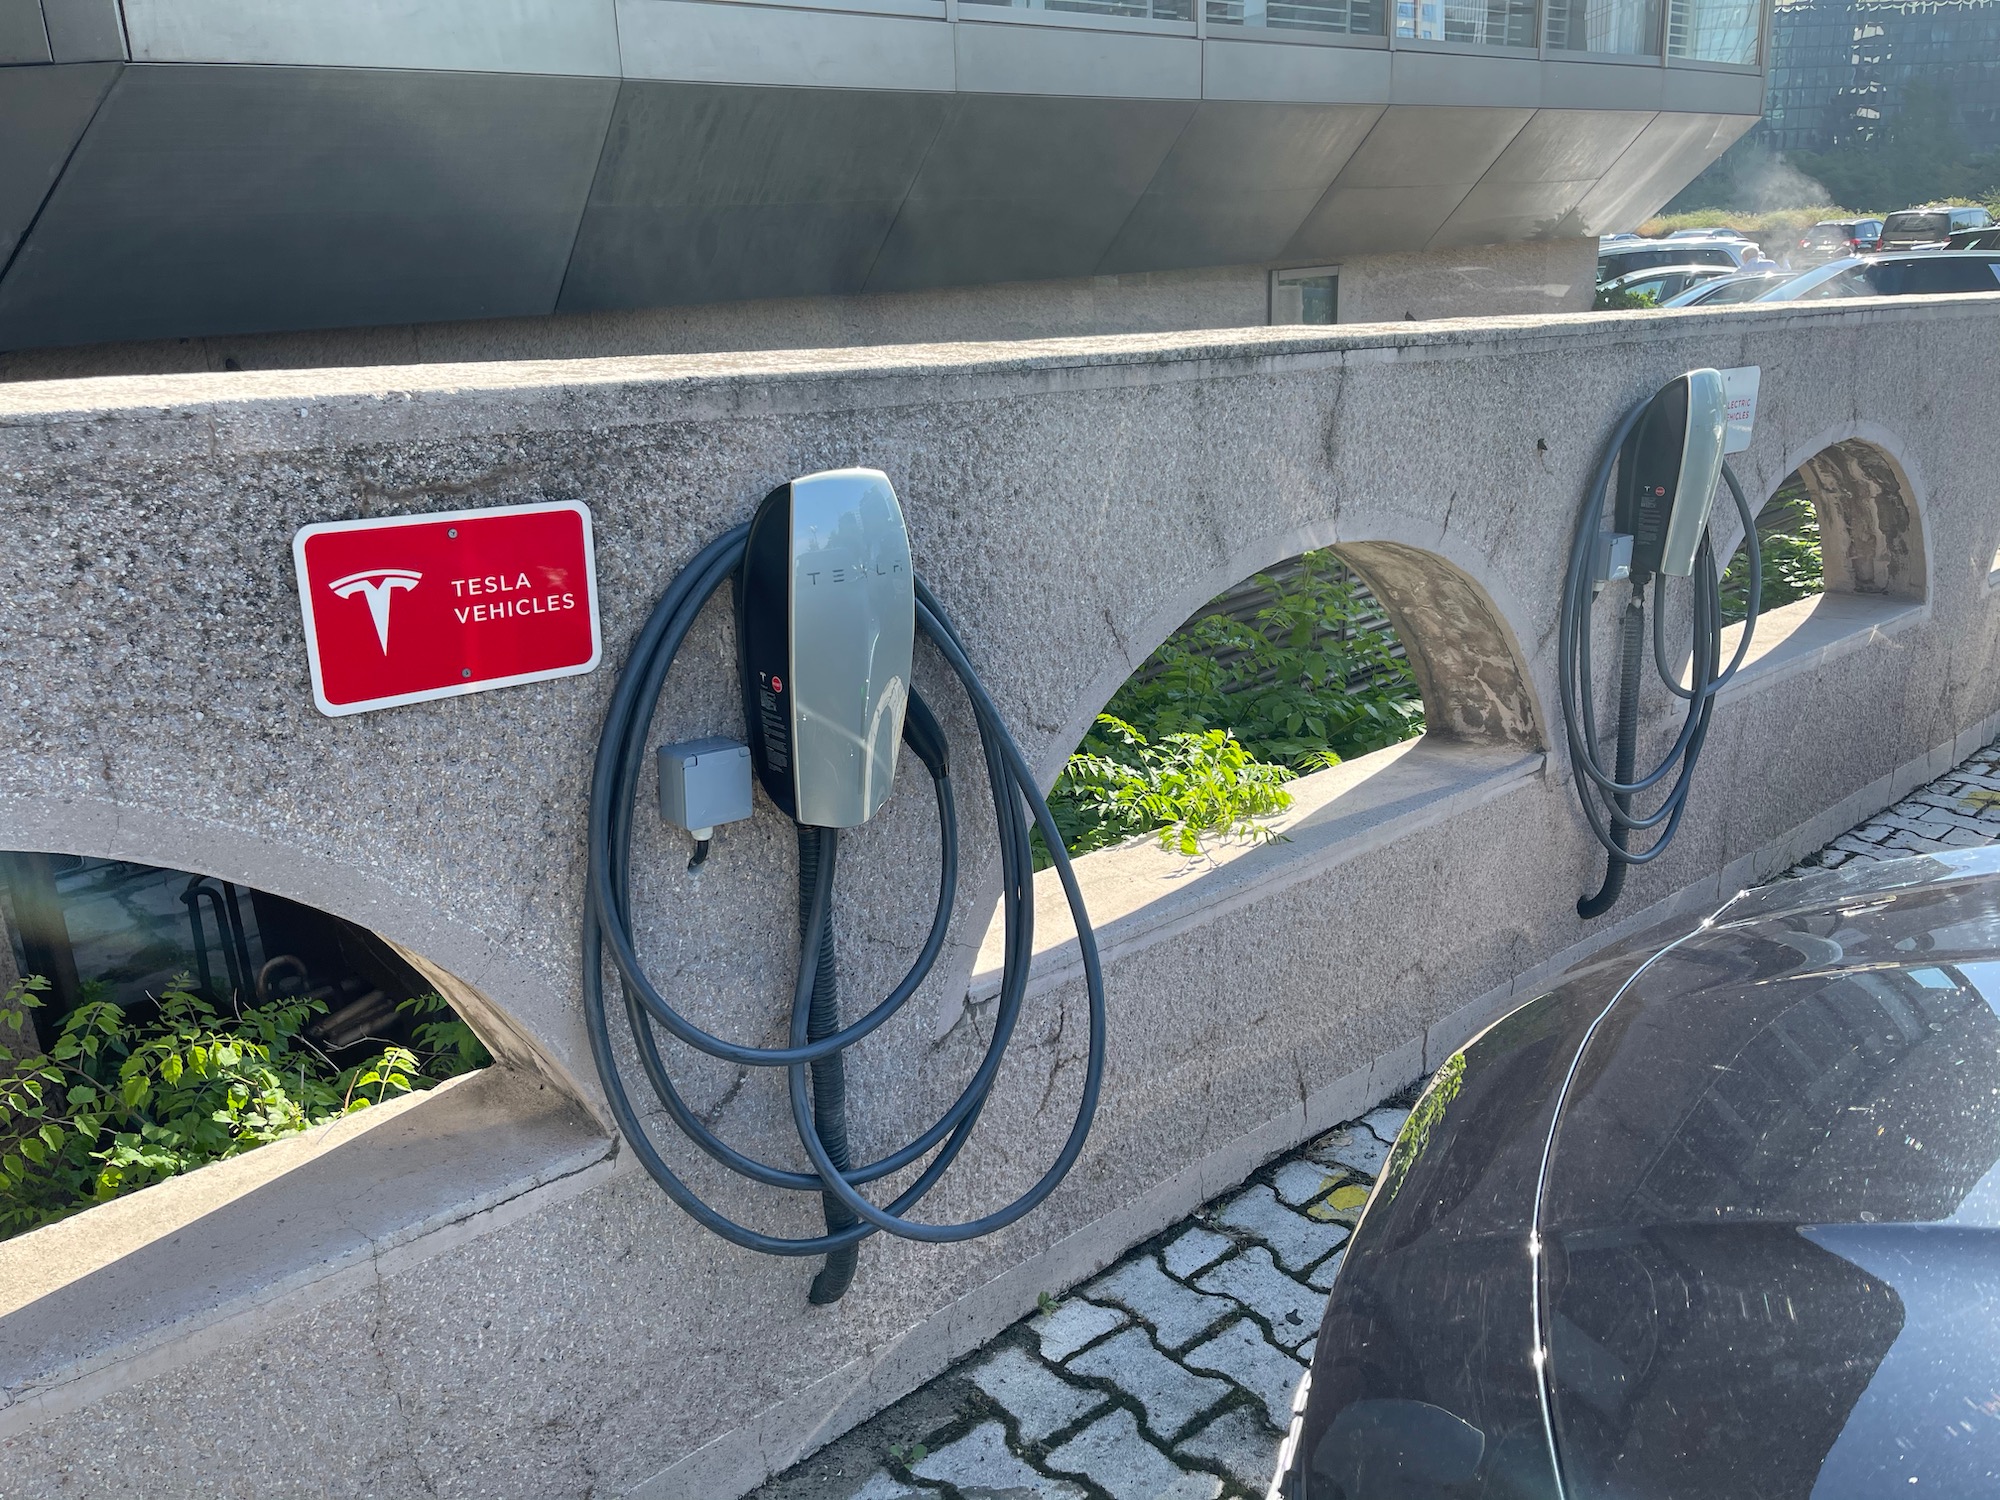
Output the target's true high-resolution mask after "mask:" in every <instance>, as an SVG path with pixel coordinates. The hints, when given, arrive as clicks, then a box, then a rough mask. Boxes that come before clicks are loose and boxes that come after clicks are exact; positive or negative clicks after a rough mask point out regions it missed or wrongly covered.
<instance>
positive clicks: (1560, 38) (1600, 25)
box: [1547, 0, 1660, 57]
mask: <svg viewBox="0 0 2000 1500" xmlns="http://www.w3.org/2000/svg"><path fill="white" fill-rule="evenodd" d="M1547 16H1548V25H1547V37H1548V46H1549V50H1550V51H1552V52H1609V53H1619V54H1623V55H1626V56H1631V57H1658V56H1659V55H1660V0H1548V4H1547Z"/></svg>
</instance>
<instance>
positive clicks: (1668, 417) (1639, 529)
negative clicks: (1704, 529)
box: [1617, 378, 1688, 579]
mask: <svg viewBox="0 0 2000 1500" xmlns="http://www.w3.org/2000/svg"><path fill="white" fill-rule="evenodd" d="M1687 427H1688V383H1687V381H1686V379H1684V378H1683V379H1680V380H1674V381H1670V382H1668V383H1667V385H1665V386H1664V387H1662V388H1661V390H1660V392H1659V394H1658V395H1656V396H1654V397H1653V399H1652V401H1651V402H1650V403H1649V404H1648V405H1647V407H1646V414H1645V415H1644V416H1643V417H1641V418H1640V419H1639V424H1638V426H1636V427H1634V428H1633V429H1632V435H1631V436H1630V437H1628V438H1626V439H1625V446H1624V447H1623V448H1622V449H1621V450H1620V451H1619V457H1618V506H1617V528H1618V530H1620V531H1623V532H1628V533H1630V535H1631V537H1632V577H1633V578H1634V579H1642V578H1649V577H1651V576H1652V575H1653V574H1655V573H1657V572H1659V571H1660V563H1661V560H1662V559H1663V557H1664V556H1665V552H1666V543H1667V523H1668V521H1669V520H1671V519H1672V517H1673V512H1674V496H1675V495H1676V494H1677V493H1678V492H1679V489H1680V482H1681V460H1682V457H1683V455H1684V454H1685V453H1686V451H1687Z"/></svg>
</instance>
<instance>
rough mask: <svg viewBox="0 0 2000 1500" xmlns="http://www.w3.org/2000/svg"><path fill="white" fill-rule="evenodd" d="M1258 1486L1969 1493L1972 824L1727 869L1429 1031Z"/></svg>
mask: <svg viewBox="0 0 2000 1500" xmlns="http://www.w3.org/2000/svg"><path fill="white" fill-rule="evenodd" d="M1308 1380H1309V1389H1308V1391H1307V1393H1306V1399H1305V1402H1304V1409H1303V1413H1302V1415H1301V1418H1300V1419H1299V1420H1298V1421H1297V1422H1296V1423H1295V1425H1294V1428H1293V1432H1292V1434H1291V1436H1290V1437H1289V1438H1288V1439H1287V1443H1286V1450H1285V1451H1286V1458H1285V1463H1286V1466H1287V1467H1286V1470H1285V1474H1284V1478H1283V1481H1282V1484H1281V1490H1280V1492H1281V1493H1282V1494H1284V1495H1285V1496H1287V1497H1289V1500H1419V1497H1421V1500H1530V1497H1535V1500H1543V1497H1547V1500H1555V1497H1560V1496H1564V1495H1567V1496H1571V1497H1590V1500H1614V1497H1631V1500H1692V1497H1700V1500H1808V1497H1816V1500H1832V1497H1854V1500H1860V1497H1864V1496H1866V1497H1880V1496H1890V1495H1898V1496H1900V1495H1911V1496H1920V1495H1933V1496H1949V1497H1951V1500H1968V1497H1971V1496H1975V1495H1981V1496H1990V1495H1993V1494H1995V1493H2000V1420H1996V1415H1995V1412H1996V1404H2000V1403H1996V1396H1995V1393H1996V1392H2000V850H1993V849H1981V850H1973V851H1963V852H1961V851H1952V852H1948V853H1942V854H1937V855H1926V856H1922V857H1919V858H1915V859H1906V860H1898V861H1894V862H1886V863H1879V864H1865V865H1857V866H1852V867H1849V868H1848V869H1843V870H1836V871H1831V872H1827V873H1824V874H1821V875H1818V876H1815V877H1812V878H1808V879H1805V880H1788V881H1781V882H1779V883H1777V884H1775V885H1771V886H1766V887H1764V888H1763V889H1761V890H1757V891H1751V892H1748V893H1746V894H1744V895H1741V896H1738V897H1737V898H1736V899H1735V900H1734V901H1732V902H1730V903H1729V904H1728V905H1727V906H1725V907H1724V908H1723V909H1722V910H1721V911H1720V912H1719V913H1717V914H1716V915H1715V916H1714V917H1713V918H1711V919H1710V920H1708V921H1707V922H1704V923H1703V924H1702V925H1701V926H1700V927H1698V928H1697V929H1696V930H1695V931H1693V932H1692V933H1687V934H1684V935H1679V936H1676V937H1675V938H1674V939H1673V940H1672V941H1655V942H1650V943H1646V944H1643V945H1639V946H1635V947H1632V948H1630V949H1627V950H1626V951H1624V952H1622V953H1619V954H1617V955H1615V956H1612V957H1608V958H1603V959H1600V960H1598V961H1596V962H1594V963H1592V964H1590V965H1589V966H1588V967H1586V968H1584V969H1582V970H1581V971H1579V972H1577V973H1576V974H1575V975H1574V976H1573V977H1572V978H1570V979H1569V980H1568V981H1567V982H1566V983H1564V984H1563V985H1562V986H1561V987H1560V988H1558V989H1556V990H1555V991H1554V992H1553V993H1551V994H1548V995H1544V996H1543V997H1541V998H1540V999H1538V1000H1534V1001H1531V1002H1529V1003H1528V1004H1527V1005H1525V1006H1523V1007H1521V1008H1520V1009H1518V1010H1516V1011H1514V1012H1513V1013H1512V1014H1510V1015H1508V1016H1507V1017H1505V1018H1504V1019H1503V1020H1501V1021H1499V1022H1497V1023H1495V1024H1494V1025H1493V1026H1491V1027H1489V1028H1488V1029H1487V1030H1486V1031H1485V1032H1484V1033H1482V1034H1481V1035H1480V1036H1479V1037H1478V1038H1477V1039H1476V1040H1474V1041H1472V1042H1471V1043H1469V1044H1468V1045H1466V1046H1465V1047H1464V1048H1462V1049H1461V1050H1460V1051H1458V1052H1456V1053H1454V1054H1453V1055H1452V1056H1451V1057H1450V1058H1449V1059H1447V1060H1446V1062H1445V1064H1444V1066H1443V1067H1442V1068H1441V1069H1440V1070H1439V1071H1438V1073H1437V1074H1436V1076H1435V1077H1434V1078H1433V1079H1432V1080H1431V1082H1430V1086H1429V1088H1428V1089H1427V1090H1426V1092H1425V1093H1424V1095H1423V1097H1422V1099H1421V1100H1420V1101H1419V1102H1418V1104H1417V1106H1416V1108H1415V1110H1414V1111H1413V1112H1412V1113H1411V1115H1410V1118H1409V1122H1408V1123H1407V1124H1406V1125H1405V1126H1404V1127H1403V1130H1402V1133H1401V1135H1400V1136H1399V1138H1398V1139H1397V1142H1396V1145H1395V1147H1394V1149H1393V1150H1392V1151H1391V1153H1390V1155H1389V1159H1388V1161H1387V1163H1386V1164H1385V1165H1384V1168H1383V1170H1382V1173H1381V1176H1380V1178H1379V1180H1378V1182H1377V1184H1376V1187H1375V1189H1374V1193H1373V1196H1372V1198H1371V1200H1370V1202H1369V1203H1368V1206H1367V1208H1366V1210H1365V1212H1364V1213H1363V1215H1362V1218H1361V1222H1360V1224H1359V1225H1358V1226H1357V1227H1356V1229H1355V1231H1354V1235H1353V1238H1352V1239H1351V1240H1350V1241H1349V1242H1348V1248H1347V1251H1346V1258H1345V1261H1344V1263H1343V1264H1342V1266H1341V1267H1340V1270H1339V1273H1338V1275H1337V1276H1336V1278H1335V1280H1334V1284H1333V1290H1332V1295H1331V1297H1330V1299H1329V1301H1328V1304H1327V1310H1326V1316H1325V1320H1324V1322H1323V1323H1322V1324H1321V1327H1320V1330H1319V1341H1318V1344H1317V1347H1316V1350H1315V1354H1314V1357H1313V1364H1312V1371H1311V1374H1310V1376H1309V1377H1308Z"/></svg>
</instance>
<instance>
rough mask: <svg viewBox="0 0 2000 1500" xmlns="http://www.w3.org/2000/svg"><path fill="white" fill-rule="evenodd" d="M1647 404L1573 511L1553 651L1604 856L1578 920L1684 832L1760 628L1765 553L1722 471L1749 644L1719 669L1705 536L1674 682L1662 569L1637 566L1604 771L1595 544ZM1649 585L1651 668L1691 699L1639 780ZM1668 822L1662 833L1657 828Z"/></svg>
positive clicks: (1717, 616) (1581, 798)
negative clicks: (1719, 710) (1715, 734)
mask: <svg viewBox="0 0 2000 1500" xmlns="http://www.w3.org/2000/svg"><path fill="white" fill-rule="evenodd" d="M1650 404H1651V402H1650V401H1642V402H1640V403H1639V404H1638V405H1637V406H1635V407H1634V408H1633V409H1632V410H1631V411H1630V412H1628V413H1627V414H1626V416H1625V418H1624V419H1623V420H1622V421H1621V422H1620V423H1619V424H1618V428H1617V430H1616V431H1615V432H1613V433H1612V435H1611V440H1610V441H1609V442H1608V443H1606V444H1605V447H1604V452H1603V455H1602V456H1601V458H1600V459H1599V461H1598V465H1597V468H1596V471H1595V472H1594V474H1593V476H1592V478H1591V483H1590V488H1589V489H1588V490H1587V491H1586V492H1585V494H1584V503H1583V508H1582V509H1581V510H1580V511H1579V512H1578V514H1577V521H1576V531H1575V533H1574V535H1573V537H1572V539H1571V543H1570V555H1569V573H1568V576H1567V578H1566V579H1565V581H1564V586H1563V596H1562V622H1561V629H1560V635H1559V640H1558V645H1557V664H1556V683H1557V688H1558V690H1559V692H1560V694H1561V699H1562V711H1563V728H1564V731H1565V733H1566V736H1567V739H1568V743H1569V759H1570V767H1571V769H1572V771H1573V772H1574V774H1575V777H1576V795H1577V800H1578V802H1579V803H1581V804H1582V807H1583V813H1584V818H1585V820H1586V821H1587V822H1588V823H1589V824H1590V831H1591V833H1592V834H1593V835H1594V836H1595V837H1596V839H1597V842H1598V843H1599V844H1600V845H1602V846H1603V848H1604V851H1605V856H1606V859H1605V871H1604V883H1603V884H1602V885H1601V886H1600V887H1599V888H1598V890H1597V891H1596V892H1595V893H1594V894H1592V895H1589V896H1585V897H1583V898H1582V899H1580V900H1579V901H1578V902H1577V904H1576V910H1577V915H1578V916H1581V917H1586V918H1590V917H1598V916H1602V915H1603V914H1604V913H1605V912H1607V911H1609V910H1610V909H1611V906H1612V904H1613V903H1614V902H1615V901H1617V899H1618V896H1619V894H1620V893H1621V892H1622V891H1623V889H1624V885H1625V872H1626V870H1627V869H1628V868H1629V867H1631V866H1633V865H1643V864H1649V863H1651V862H1652V861H1653V860H1655V859H1658V858H1659V857H1660V856H1661V855H1662V854H1663V853H1665V852H1666V850H1667V848H1668V846H1669V845H1671V844H1672V843H1673V839H1674V835H1675V834H1676V833H1677V832H1679V830H1680V825H1681V818H1682V816H1683V815H1684V814H1685V813H1686V811H1687V796H1688V789H1689V787H1690V785H1691V784H1692V781H1693V777H1694V768H1695V765H1696V763H1697V762H1698V761H1699V760H1700V758H1701V751H1702V746H1703V744H1704V743H1705V742H1706V740H1707V737H1708V728H1709V721H1710V719H1711V718H1712V716H1713V714H1714V711H1715V695H1716V694H1717V693H1719V692H1720V691H1721V690H1722V689H1723V687H1724V686H1726V685H1727V684H1728V682H1729V680H1730V679H1731V678H1732V677H1734V676H1735V675H1736V672H1737V669H1738V668H1739V667H1741V666H1742V664H1743V658H1744V656H1745V654H1746V653H1747V652H1748V651H1749V649H1750V641H1751V637H1752V635H1753V634H1754V633H1755V631H1756V628H1757V614H1758V606H1759V602H1760V592H1761V583H1762V569H1763V556H1762V553H1761V551H1760V549H1759V546H1758V537H1757V522H1756V518H1755V517H1754V516H1753V515H1752V514H1751V511H1750V502H1749V501H1748V500H1747V499H1746V498H1745V497H1744V494H1743V486H1742V485H1741V484H1740V483H1738V481H1737V478H1736V475H1735V473H1734V472H1733V471H1732V470H1731V469H1730V467H1729V465H1728V464H1727V463H1724V464H1723V465H1722V481H1723V483H1724V484H1726V485H1727V486H1728V487H1729V494H1730V497H1731V498H1732V499H1733V500H1734V501H1735V504H1736V514H1737V516H1738V517H1739V519H1740V520H1741V521H1742V523H1743V534H1744V547H1745V550H1746V552H1747V554H1748V557H1747V561H1748V563H1749V590H1748V608H1747V611H1746V613H1745V617H1744V621H1743V636H1742V639H1741V640H1739V641H1738V642H1737V645H1736V651H1735V654H1734V655H1733V656H1732V657H1731V658H1730V661H1729V665H1728V666H1727V667H1726V668H1724V667H1722V666H1721V661H1722V630H1723V625H1722V589H1721V578H1720V576H1719V575H1718V573H1717V571H1716V566H1715V551H1714V545H1713V542H1712V541H1711V539H1710V538H1709V536H1708V534H1707V533H1706V532H1705V531H1704V533H1703V535H1702V539H1701V545H1700V548H1699V550H1698V551H1697V553H1696V555H1695V563H1694V571H1693V577H1692V582H1693V584H1694V598H1693V622H1692V628H1691V635H1692V640H1691V642H1690V666H1689V675H1688V683H1689V685H1688V686H1687V687H1685V688H1684V687H1682V686H1681V685H1680V683H1679V682H1678V681H1677V680H1676V674H1675V673H1674V672H1673V671H1672V669H1671V668H1670V666H1669V664H1668V662H1667V652H1666V639H1665V634H1666V632H1665V625H1664V616H1665V607H1666V597H1665V580H1664V579H1663V578H1661V577H1660V575H1658V574H1656V573H1652V574H1649V573H1643V572H1640V571H1637V570H1636V569H1635V570H1634V572H1633V573H1632V576H1631V578H1630V580H1629V582H1630V585H1631V593H1630V594H1629V596H1628V597H1627V600H1626V605H1625V609H1624V610H1623V611H1622V612H1621V622H1620V636H1621V639H1620V647H1621V650H1620V653H1619V654H1620V663H1619V665H1620V671H1619V679H1618V707H1617V724H1616V729H1615V740H1614V750H1613V756H1614V759H1613V765H1612V768H1611V769H1609V770H1607V769H1606V768H1605V766H1604V764H1603V761H1602V760H1601V759H1600V758H1599V757H1600V753H1601V752H1600V751H1599V749H1598V745H1599V739H1600V737H1599V731H1598V723H1597V704H1596V699H1595V696H1594V694H1593V690H1592V684H1593V680H1594V679H1593V672H1594V666H1593V662H1592V659H1591V649H1590V608H1591V604H1592V602H1593V600H1594V599H1595V598H1596V597H1597V595H1598V593H1599V592H1600V591H1601V587H1602V585H1601V583H1600V581H1599V579H1598V577H1597V574H1598V571H1599V561H1600V558H1601V550H1602V549H1601V545H1600V543H1599V541H1598V538H1599V535H1600V533H1601V532H1602V531H1603V530H1604V525H1605V522H1604V506H1605V501H1606V497H1607V495H1608V494H1609V492H1610V489H1611V480H1612V474H1613V471H1614V469H1615V468H1616V466H1617V464H1618V462H1619V455H1620V452H1621V450H1623V449H1624V448H1625V440H1626V439H1627V438H1628V437H1629V436H1630V435H1631V433H1632V430H1633V428H1634V427H1635V426H1636V425H1637V424H1638V422H1639V420H1640V419H1641V418H1642V417H1643V416H1644V415H1645V413H1646V410H1647V407H1648V406H1649V405H1650ZM1649 588H1650V591H1651V595H1652V607H1653V661H1654V668H1655V671H1656V673H1657V674H1658V677H1659V679H1660V681H1661V683H1662V684H1663V685H1664V686H1665V688H1666V690H1667V691H1668V692H1669V693H1671V694H1673V695H1674V696H1675V697H1677V698H1680V699H1682V700H1684V701H1685V702H1686V703H1687V712H1686V714H1685V716H1684V717H1683V719H1682V721H1681V727H1680V730H1679V732H1678V733H1677V734H1676V735H1675V737H1674V742H1673V745H1672V746H1671V747H1670V748H1669V749H1668V751H1667V753H1666V754H1665V755H1664V756H1663V757H1662V758H1661V759H1660V762H1659V763H1658V764H1657V765H1656V766H1654V767H1653V769H1652V770H1650V771H1648V772H1647V773H1646V774H1645V775H1643V776H1640V775H1637V774H1636V772H1635V763H1636V760H1637V745H1638V730H1639V690H1640V687H1641V685H1642V681H1641V678H1642V672H1641V669H1642V666H1643V662H1644V655H1645V608H1646V597H1647V593H1648V590H1649ZM1669 777H1671V778H1672V781H1671V783H1670V784H1669V785H1668V786H1667V790H1666V791H1665V793H1664V794H1663V795H1662V797H1661V800H1660V803H1659V805H1658V806H1657V807H1655V808H1654V809H1653V810H1652V811H1651V812H1650V813H1644V814H1640V813H1635V812H1633V811H1632V806H1633V803H1634V801H1635V799H1637V798H1640V797H1644V796H1646V795H1647V794H1648V793H1650V792H1652V791H1654V790H1655V789H1656V788H1657V787H1659V786H1660V785H1661V784H1662V783H1663V782H1667V780H1668V778H1669ZM1662 825H1664V827H1662ZM1654 829H1661V832H1660V834H1659V836H1658V837H1657V838H1656V839H1654V840H1653V842H1652V843H1651V844H1649V845H1648V846H1647V847H1646V848H1644V849H1642V850H1638V851H1636V852H1635V851H1634V850H1633V849H1632V847H1631V842H1632V835H1633V834H1634V833H1649V832H1651V831H1652V830H1654Z"/></svg>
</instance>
